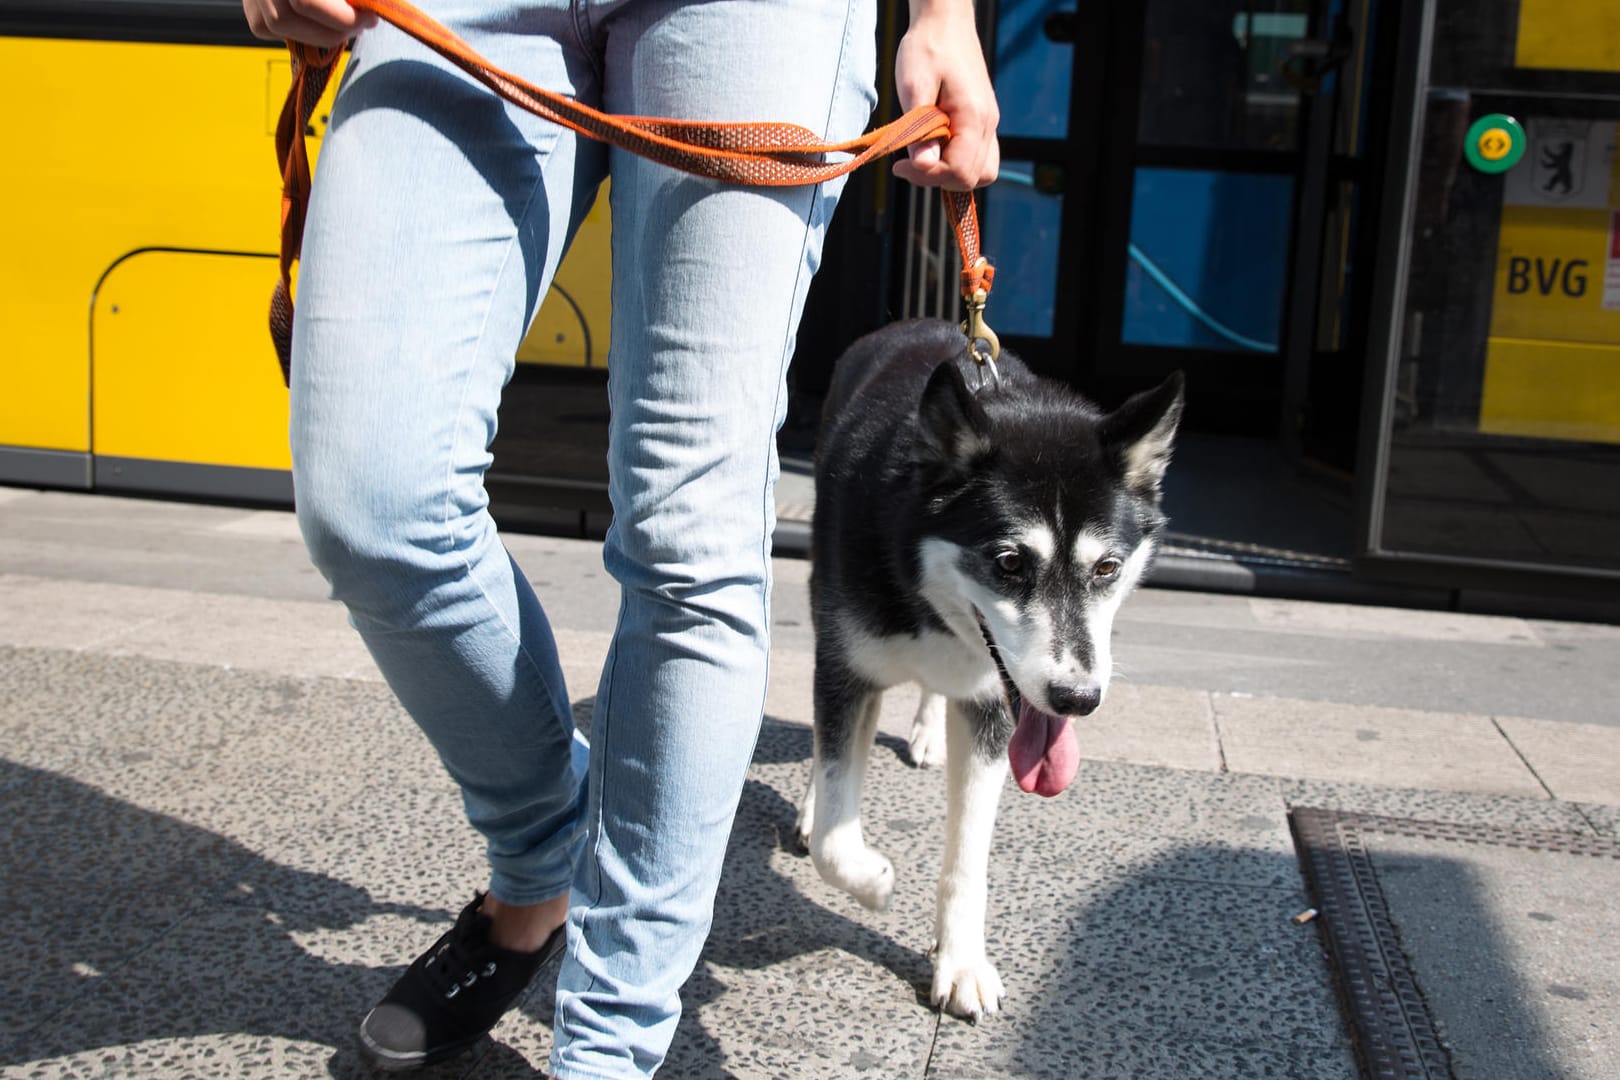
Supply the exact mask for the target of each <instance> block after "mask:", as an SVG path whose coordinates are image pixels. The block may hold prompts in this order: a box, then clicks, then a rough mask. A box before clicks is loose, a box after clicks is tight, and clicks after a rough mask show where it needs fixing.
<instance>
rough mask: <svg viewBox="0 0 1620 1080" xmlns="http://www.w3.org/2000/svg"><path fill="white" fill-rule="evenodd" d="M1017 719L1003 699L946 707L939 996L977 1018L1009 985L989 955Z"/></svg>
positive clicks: (938, 1000)
mask: <svg viewBox="0 0 1620 1080" xmlns="http://www.w3.org/2000/svg"><path fill="white" fill-rule="evenodd" d="M1010 726H1011V725H1010V721H1009V720H1008V719H1007V715H1006V712H1005V710H1003V708H1002V706H1001V703H1000V702H999V701H995V702H988V703H975V702H968V701H952V702H950V704H949V705H948V706H947V709H946V720H945V730H946V752H945V775H946V789H947V793H948V796H947V798H948V801H947V806H946V814H945V864H944V868H943V869H942V870H941V872H940V876H939V907H938V912H937V918H936V923H935V927H936V929H935V932H936V934H937V935H938V940H937V942H936V952H935V954H934V987H933V1002H934V1004H935V1005H939V1006H942V1007H943V1008H944V1009H945V1011H947V1012H949V1013H951V1014H952V1015H955V1016H961V1017H966V1018H967V1019H970V1020H977V1019H978V1018H979V1017H980V1016H981V1015H990V1014H993V1013H995V1011H996V1010H997V1009H999V1008H1000V1007H1001V999H1002V997H1003V996H1005V994H1006V991H1005V990H1004V989H1003V988H1002V985H1001V976H1000V975H998V974H996V969H995V966H994V965H993V964H991V963H990V960H989V959H988V958H987V957H986V956H985V951H984V920H985V902H986V895H987V892H988V881H987V875H988V872H989V866H990V840H991V836H992V834H993V833H994V832H995V826H996V807H997V805H998V804H999V803H1000V801H1001V788H1002V785H1003V782H1004V781H1005V779H1006V776H1007V753H1006V749H1007V740H1008V738H1009V737H1010V734H1011V732H1010Z"/></svg>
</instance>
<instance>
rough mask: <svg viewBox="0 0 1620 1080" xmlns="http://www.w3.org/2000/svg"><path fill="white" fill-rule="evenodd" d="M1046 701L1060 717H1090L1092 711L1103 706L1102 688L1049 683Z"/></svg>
mask: <svg viewBox="0 0 1620 1080" xmlns="http://www.w3.org/2000/svg"><path fill="white" fill-rule="evenodd" d="M1046 701H1047V704H1049V705H1051V706H1052V711H1053V712H1054V713H1056V714H1057V715H1059V716H1090V715H1091V712H1092V710H1093V709H1095V708H1096V707H1097V706H1098V705H1101V704H1102V687H1100V686H1059V685H1058V684H1057V683H1048V684H1047V686H1046Z"/></svg>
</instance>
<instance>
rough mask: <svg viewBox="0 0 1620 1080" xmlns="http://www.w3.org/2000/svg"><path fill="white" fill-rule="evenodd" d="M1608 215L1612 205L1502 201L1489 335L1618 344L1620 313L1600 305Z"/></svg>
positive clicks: (1601, 300) (1619, 343)
mask: <svg viewBox="0 0 1620 1080" xmlns="http://www.w3.org/2000/svg"><path fill="white" fill-rule="evenodd" d="M1609 221H1610V211H1608V210H1584V209H1578V208H1569V207H1540V206H1505V207H1503V208H1502V230H1501V234H1500V237H1499V239H1498V242H1497V243H1498V247H1497V255H1496V292H1495V297H1494V299H1493V302H1492V307H1491V330H1490V332H1491V336H1492V337H1508V338H1525V339H1536V338H1539V339H1545V340H1549V341H1582V342H1587V343H1590V344H1601V345H1620V311H1604V310H1603V275H1604V269H1605V267H1606V266H1607V265H1608V257H1609V256H1608V252H1609ZM1521 272H1522V273H1521ZM1572 392H1575V393H1578V391H1572Z"/></svg>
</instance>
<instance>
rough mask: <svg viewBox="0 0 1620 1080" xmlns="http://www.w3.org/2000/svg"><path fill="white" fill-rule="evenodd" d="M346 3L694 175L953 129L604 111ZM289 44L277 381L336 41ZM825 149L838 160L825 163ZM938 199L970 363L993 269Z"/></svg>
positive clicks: (771, 182) (810, 159)
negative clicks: (952, 242)
mask: <svg viewBox="0 0 1620 1080" xmlns="http://www.w3.org/2000/svg"><path fill="white" fill-rule="evenodd" d="M348 2H349V4H350V5H351V6H352V7H354V8H357V9H359V10H361V11H370V12H372V13H373V14H375V15H377V17H378V18H380V19H382V20H384V21H385V22H388V23H391V24H393V25H394V26H395V27H397V28H399V29H400V30H402V31H404V32H405V33H407V34H409V35H410V36H411V37H414V38H416V39H417V40H418V41H420V42H422V43H423V44H424V45H426V46H428V47H429V48H431V49H433V50H434V51H435V52H437V53H439V54H440V55H441V56H443V57H444V58H445V59H447V60H449V61H450V62H451V63H453V64H455V65H456V66H457V67H459V68H460V69H461V70H463V71H465V72H466V73H467V74H468V75H470V76H472V77H473V78H474V79H476V80H478V81H479V82H480V83H483V84H484V85H485V86H487V87H489V88H490V89H491V90H492V91H494V92H495V93H496V94H498V95H500V96H501V97H503V98H505V99H506V100H507V101H510V102H511V103H512V104H514V105H516V106H518V107H519V108H521V109H524V110H526V111H528V112H531V113H534V114H535V115H536V116H539V117H542V118H543V119H546V120H550V121H552V122H553V123H556V124H561V125H562V126H564V127H566V128H569V129H571V130H573V131H575V132H578V133H579V134H581V135H585V136H587V137H589V138H592V139H597V140H600V141H603V142H608V143H612V144H613V145H615V146H618V147H621V148H622V149H625V150H629V151H631V152H632V153H635V154H638V155H640V156H642V157H646V158H650V159H651V160H653V161H656V162H659V163H661V164H664V165H667V166H669V167H671V168H674V169H679V170H680V171H682V172H686V173H691V174H693V175H696V176H703V177H708V178H710V179H714V180H721V181H726V182H729V183H735V184H746V185H762V186H767V187H787V186H797V185H802V184H819V183H821V182H823V181H825V180H831V179H833V178H834V177H838V176H843V175H844V174H846V173H849V172H853V171H854V170H855V169H858V168H860V167H861V166H862V165H865V164H866V163H867V162H869V161H872V160H873V159H874V158H878V157H882V156H885V155H887V154H891V153H894V152H895V151H897V150H900V149H903V148H905V147H907V146H910V145H912V144H913V143H918V142H924V141H927V140H929V139H942V138H949V137H950V123H949V120H948V119H947V118H946V115H945V113H944V111H943V110H941V109H939V108H938V107H936V106H933V105H927V106H922V107H919V108H916V109H912V110H911V111H910V112H908V113H906V114H905V115H904V116H901V117H900V118H899V119H897V120H894V121H892V122H891V123H888V124H885V125H883V126H882V127H880V128H876V129H874V130H872V131H869V132H867V133H866V134H864V135H862V136H860V137H859V138H856V139H850V140H847V141H845V142H837V143H829V142H825V141H823V140H822V139H821V138H820V137H818V136H817V135H816V133H815V132H813V131H811V130H809V129H808V128H804V127H800V126H799V125H797V124H782V123H709V122H703V121H691V120H670V119H663V118H658V117H644V116H611V115H609V114H607V113H603V112H600V111H598V110H596V109H593V108H591V107H590V106H589V105H586V104H584V103H582V102H580V101H577V100H575V99H574V98H570V97H566V96H564V95H562V94H557V93H554V92H552V91H550V90H546V89H545V88H543V87H539V86H536V85H534V84H533V83H530V82H528V81H526V80H524V79H522V78H519V77H518V76H516V75H513V74H511V73H510V72H506V71H503V70H501V69H500V68H498V67H496V66H495V65H494V64H491V63H490V62H489V61H488V60H486V59H484V58H483V57H482V56H480V55H479V54H478V53H477V52H476V51H474V50H473V48H472V46H470V45H468V44H467V43H466V42H465V41H463V40H462V39H461V38H460V37H459V36H457V35H456V34H455V33H454V32H452V31H451V30H450V29H449V28H448V27H446V26H444V25H442V24H441V23H439V22H437V21H435V20H434V19H433V18H431V17H429V16H428V15H426V14H424V13H423V12H422V11H421V10H419V9H418V8H416V7H415V6H413V5H412V4H410V3H409V2H408V0H348ZM287 47H288V49H289V50H290V52H291V54H292V66H293V81H292V87H291V88H290V89H289V90H288V92H287V100H286V103H285V104H284V105H283V106H282V110H281V119H280V122H279V123H278V124H277V125H276V155H277V157H278V159H279V161H280V164H281V180H282V194H281V262H280V270H281V276H280V280H279V281H278V282H277V284H276V288H275V292H274V294H273V296H272V298H271V304H270V337H271V340H272V341H273V342H274V343H275V346H276V355H277V357H278V359H279V360H280V361H281V373H282V377H283V379H285V380H288V381H289V382H290V381H291V373H292V321H293V304H292V266H293V263H294V262H296V261H297V259H298V256H299V252H300V250H301V249H302V245H303V238H304V216H305V214H306V212H307V211H308V206H309V193H310V166H309V149H308V144H307V138H306V137H307V135H308V134H309V131H310V127H309V123H310V118H311V117H312V116H313V115H314V112H315V107H316V105H317V104H318V103H319V101H320V98H321V94H322V93H323V92H324V90H325V89H326V84H327V81H328V80H329V79H330V77H331V74H332V69H333V67H334V66H335V65H336V63H337V60H338V57H339V55H340V54H341V52H342V48H341V47H336V48H331V49H318V48H314V47H312V46H308V45H303V44H300V43H298V42H291V41H289V42H288V43H287ZM829 154H832V155H840V156H839V157H836V158H835V159H833V160H828V157H827V155H829ZM943 195H944V198H945V204H946V207H947V209H948V210H949V212H950V214H951V218H952V221H953V223H954V225H955V229H956V239H957V247H958V249H959V251H960V252H961V255H962V266H963V267H964V268H965V269H964V270H963V272H962V297H963V300H964V302H965V303H966V304H967V306H968V310H969V319H968V322H967V323H964V324H963V329H964V332H966V333H968V334H969V335H970V340H969V347H970V351H972V352H973V353H974V356H975V359H978V358H979V353H978V346H977V344H976V339H975V338H974V337H973V334H974V330H975V329H978V330H980V331H981V332H980V333H979V334H978V339H977V340H985V341H987V342H988V343H989V347H990V350H991V355H993V354H994V351H995V350H996V348H997V346H996V344H995V336H994V335H993V334H991V333H990V332H989V328H988V327H986V326H984V325H983V310H984V298H985V297H986V296H988V294H989V291H990V283H991V280H992V278H993V277H994V270H993V269H992V268H991V266H990V264H989V261H988V260H987V259H985V258H984V256H983V255H982V254H980V251H979V220H978V213H977V211H976V210H975V207H974V201H973V195H972V193H971V192H959V191H943ZM975 305H976V306H975ZM982 362H983V361H982V360H981V363H982Z"/></svg>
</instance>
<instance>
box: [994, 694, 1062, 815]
mask: <svg viewBox="0 0 1620 1080" xmlns="http://www.w3.org/2000/svg"><path fill="white" fill-rule="evenodd" d="M1007 757H1008V758H1009V759H1010V760H1011V761H1012V772H1013V779H1014V780H1017V781H1018V786H1019V787H1021V788H1023V789H1024V790H1025V791H1033V792H1037V793H1039V794H1041V795H1045V796H1048V797H1050V796H1053V795H1056V794H1057V793H1058V792H1060V791H1062V790H1063V789H1064V788H1066V787H1068V786H1069V781H1071V780H1073V779H1074V774H1075V772H1076V770H1078V769H1079V768H1080V740H1079V738H1078V737H1076V735H1075V733H1074V725H1073V724H1071V723H1069V718H1068V717H1067V716H1052V715H1051V714H1049V713H1043V712H1041V711H1040V710H1039V709H1037V708H1035V707H1034V706H1032V705H1030V704H1029V703H1028V702H1019V708H1018V727H1017V729H1016V730H1014V731H1013V737H1012V742H1010V743H1009V744H1008V745H1007Z"/></svg>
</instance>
